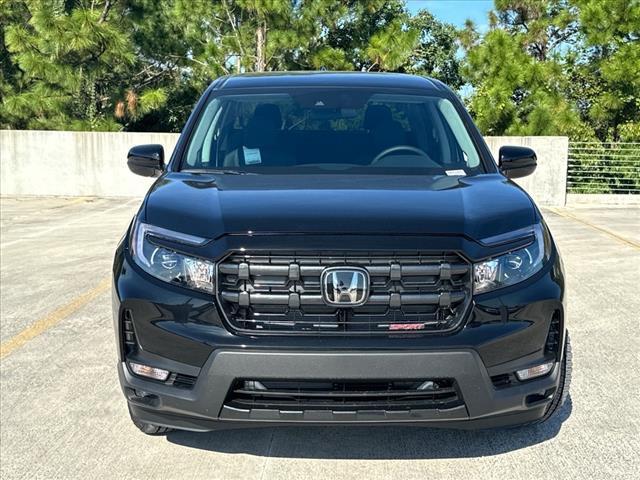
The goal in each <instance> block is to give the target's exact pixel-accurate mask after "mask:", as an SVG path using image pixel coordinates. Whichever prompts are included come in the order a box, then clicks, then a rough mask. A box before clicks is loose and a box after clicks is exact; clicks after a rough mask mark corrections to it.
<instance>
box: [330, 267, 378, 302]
mask: <svg viewBox="0 0 640 480" xmlns="http://www.w3.org/2000/svg"><path fill="white" fill-rule="evenodd" d="M321 283H322V298H323V300H324V301H325V303H327V304H328V305H337V306H341V307H356V306H358V305H362V304H363V303H365V302H366V301H367V298H368V297H369V272H367V271H366V270H365V269H364V268H359V267H331V268H327V269H326V270H325V271H324V272H322V277H321Z"/></svg>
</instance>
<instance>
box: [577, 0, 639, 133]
mask: <svg viewBox="0 0 640 480" xmlns="http://www.w3.org/2000/svg"><path fill="white" fill-rule="evenodd" d="M572 3H573V4H574V5H575V6H576V8H577V9H578V12H579V30H580V33H581V34H582V35H583V44H582V52H581V53H582V55H581V56H580V57H578V58H575V59H572V63H571V67H572V73H573V75H574V79H575V80H577V81H576V82H575V83H573V85H574V89H573V90H572V92H571V93H572V96H573V97H574V98H582V99H584V100H583V101H582V102H581V103H580V109H581V113H582V115H583V118H584V119H585V120H586V121H588V122H589V123H590V124H592V125H593V128H594V129H595V131H596V133H597V135H598V137H599V138H600V139H602V140H614V141H616V140H626V141H640V2H639V1H638V0H631V1H630V0H572Z"/></svg>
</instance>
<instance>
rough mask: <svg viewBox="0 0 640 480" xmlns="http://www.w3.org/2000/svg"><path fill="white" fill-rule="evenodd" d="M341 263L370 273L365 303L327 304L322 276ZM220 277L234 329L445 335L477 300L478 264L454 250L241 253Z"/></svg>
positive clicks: (221, 298)
mask: <svg viewBox="0 0 640 480" xmlns="http://www.w3.org/2000/svg"><path fill="white" fill-rule="evenodd" d="M337 266H346V267H360V268H364V269H366V270H367V272H368V273H369V277H370V285H369V287H370V295H369V298H368V300H367V302H366V303H365V304H363V305H361V306H355V307H349V306H346V307H340V308H336V307H335V306H329V305H326V304H325V302H324V300H323V297H322V291H321V285H320V277H321V275H322V272H323V271H324V270H325V269H326V268H329V267H337ZM217 281H218V290H217V291H218V300H219V302H220V305H221V307H222V310H223V312H224V314H225V317H226V319H227V320H228V322H229V324H230V326H231V327H232V329H233V330H236V331H241V332H249V333H269V332H272V333H277V334H280V333H285V332H291V333H307V334H309V333H320V334H336V333H337V334H341V335H345V334H347V335H348V334H363V333H364V334H373V333H389V332H390V331H392V332H393V333H403V332H408V333H416V331H423V332H446V331H451V330H453V329H455V328H456V327H458V326H459V325H460V324H461V322H462V320H463V318H464V314H465V312H466V310H467V307H468V306H469V304H470V301H471V266H470V264H468V263H467V262H466V261H465V260H464V259H463V258H462V257H461V256H459V255H457V254H455V253H435V254H400V253H398V254H396V253H391V254H389V253H384V252H373V253H361V252H353V253H338V252H325V253H310V252H305V253H282V252H278V253H269V252H267V253H265V252H260V253H252V252H236V253H232V254H230V255H228V256H227V257H226V258H225V259H224V260H223V261H221V262H220V263H219V264H218V277H217Z"/></svg>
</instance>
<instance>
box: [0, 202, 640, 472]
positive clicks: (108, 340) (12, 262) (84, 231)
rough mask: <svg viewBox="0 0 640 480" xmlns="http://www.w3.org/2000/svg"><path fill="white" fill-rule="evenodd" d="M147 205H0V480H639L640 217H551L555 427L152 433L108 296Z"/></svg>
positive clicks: (638, 212) (597, 213)
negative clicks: (561, 314) (562, 390)
mask: <svg viewBox="0 0 640 480" xmlns="http://www.w3.org/2000/svg"><path fill="white" fill-rule="evenodd" d="M139 202H140V200H139V199H96V198H75V199H62V198H2V199H1V200H0V209H1V242H0V248H1V256H0V260H1V280H0V282H1V283H0V294H1V298H0V316H1V324H0V325H1V328H0V339H1V342H2V352H1V356H2V358H1V361H0V371H1V379H0V380H1V389H0V396H1V398H0V417H1V418H0V420H1V421H0V476H1V477H2V478H3V479H9V478H128V479H131V478H167V479H172V478H224V479H233V478H241V479H251V478H264V479H271V478H282V479H296V478H300V479H306V478H336V479H337V478H359V479H370V478H371V479H374V478H384V479H388V478H391V479H404V478H415V479H421V480H423V479H428V478H451V479H463V478H501V479H518V478H522V479H532V478H594V479H595V478H630V477H635V478H637V476H636V475H637V474H638V469H639V467H640V450H639V447H640V415H638V405H637V404H638V399H639V398H640V371H639V370H640V355H639V351H640V348H639V347H638V341H637V338H638V331H639V329H640V313H639V312H640V292H639V285H640V284H639V283H638V276H639V274H640V209H638V208H631V207H625V208H615V207H609V208H604V207H602V208H587V207H580V208H574V209H553V210H546V211H545V212H544V213H545V217H546V219H547V222H548V224H549V226H550V228H551V230H552V233H553V235H554V237H555V238H556V240H557V242H558V244H559V246H560V249H561V251H562V254H563V257H564V263H565V269H566V273H567V283H568V327H569V329H570V332H571V339H572V344H573V352H574V372H573V380H572V385H571V398H570V401H569V402H567V404H566V405H565V406H564V408H563V410H562V411H561V412H560V415H559V416H558V417H556V418H554V419H553V420H552V421H551V422H550V423H547V424H544V425H541V426H536V427H529V428H520V429H512V430H495V431H477V432H473V431H471V432H467V431H455V430H435V429H426V428H405V429H402V428H389V427H377V428H365V427H357V428H355V427H353V428H349V427H346V428H344V427H343V428H338V427H314V428H309V427H298V428H289V427H287V428H264V429H244V430H234V431H218V432H214V433H189V432H174V433H170V434H169V435H168V436H166V437H148V436H146V435H144V434H142V433H140V432H139V431H138V430H137V429H136V428H135V427H134V426H133V424H132V423H131V422H130V420H129V417H128V414H127V408H126V404H125V401H124V398H123V396H122V394H121V392H120V388H119V385H118V380H117V374H116V350H115V341H114V334H113V328H112V319H111V301H110V284H109V277H110V267H111V261H112V255H113V251H114V248H115V246H116V244H117V242H118V240H119V239H120V237H121V235H122V234H123V232H124V231H125V229H126V227H127V225H128V223H129V222H130V220H131V217H132V215H133V214H134V213H135V211H136V209H137V207H138V204H139Z"/></svg>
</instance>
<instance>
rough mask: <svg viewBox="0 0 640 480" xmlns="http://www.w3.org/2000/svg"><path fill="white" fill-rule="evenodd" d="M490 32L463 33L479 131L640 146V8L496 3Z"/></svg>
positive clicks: (534, 0)
mask: <svg viewBox="0 0 640 480" xmlns="http://www.w3.org/2000/svg"><path fill="white" fill-rule="evenodd" d="M490 26H491V27H490V30H489V31H488V32H487V33H486V34H484V35H479V34H478V32H476V31H475V30H474V27H473V25H472V24H469V25H468V26H467V28H466V30H465V31H464V32H463V33H462V34H461V41H462V44H463V45H464V47H465V50H466V53H467V56H466V59H465V66H464V76H465V80H466V81H467V82H469V83H470V84H471V86H472V87H473V94H472V95H471V97H470V99H469V106H470V108H471V110H472V113H473V115H474V116H475V117H476V119H477V121H478V124H479V126H480V128H481V130H482V131H483V132H485V133H488V134H527V135H547V134H556V135H558V134H561V135H569V136H570V137H571V138H572V139H576V140H578V139H581V140H588V139H591V140H593V139H596V138H597V139H600V140H601V141H611V140H613V141H617V140H621V139H624V140H627V141H630V140H634V139H635V140H638V139H640V136H639V135H638V133H640V127H639V126H638V123H639V117H640V99H639V95H638V92H639V91H640V68H638V65H640V2H638V1H637V0H632V1H629V0H550V1H546V0H495V10H494V11H493V12H491V14H490Z"/></svg>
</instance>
